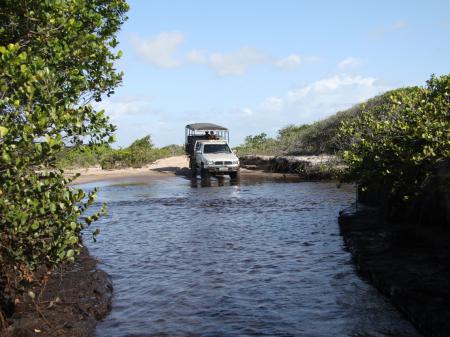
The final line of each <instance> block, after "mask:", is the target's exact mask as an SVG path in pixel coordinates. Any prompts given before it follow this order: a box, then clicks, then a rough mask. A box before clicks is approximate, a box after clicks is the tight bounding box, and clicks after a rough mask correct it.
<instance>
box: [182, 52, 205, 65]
mask: <svg viewBox="0 0 450 337" xmlns="http://www.w3.org/2000/svg"><path fill="white" fill-rule="evenodd" d="M186 59H187V61H188V62H191V63H198V64H204V63H206V62H207V61H208V53H207V52H206V51H204V50H197V49H194V50H191V51H190V52H189V53H187V55H186Z"/></svg>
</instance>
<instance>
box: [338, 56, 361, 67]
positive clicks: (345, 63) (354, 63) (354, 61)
mask: <svg viewBox="0 0 450 337" xmlns="http://www.w3.org/2000/svg"><path fill="white" fill-rule="evenodd" d="M362 63H363V62H362V61H361V59H359V58H356V57H351V56H350V57H347V58H345V59H343V60H342V61H341V62H339V64H338V67H339V68H340V69H348V68H356V67H359V66H360V65H362Z"/></svg>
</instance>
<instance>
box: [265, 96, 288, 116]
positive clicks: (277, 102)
mask: <svg viewBox="0 0 450 337" xmlns="http://www.w3.org/2000/svg"><path fill="white" fill-rule="evenodd" d="M283 105H284V102H283V99H282V98H280V97H275V96H271V97H268V98H266V99H265V100H264V101H262V103H261V104H260V108H261V109H262V110H265V111H273V112H277V111H281V110H282V109H283Z"/></svg>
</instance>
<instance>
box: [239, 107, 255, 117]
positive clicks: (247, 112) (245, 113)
mask: <svg viewBox="0 0 450 337" xmlns="http://www.w3.org/2000/svg"><path fill="white" fill-rule="evenodd" d="M242 113H243V114H244V115H245V116H251V115H253V110H252V109H250V108H244V109H242Z"/></svg>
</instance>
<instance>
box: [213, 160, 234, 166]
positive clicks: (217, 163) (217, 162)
mask: <svg viewBox="0 0 450 337" xmlns="http://www.w3.org/2000/svg"><path fill="white" fill-rule="evenodd" d="M232 164H233V162H231V161H216V162H214V165H232Z"/></svg>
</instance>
